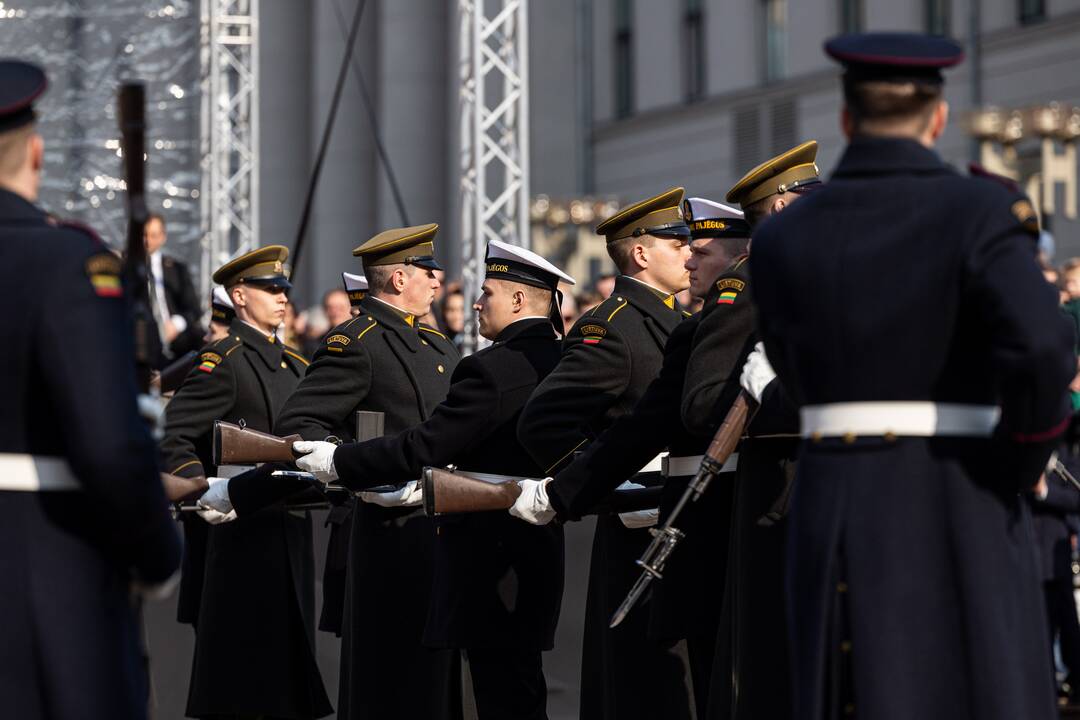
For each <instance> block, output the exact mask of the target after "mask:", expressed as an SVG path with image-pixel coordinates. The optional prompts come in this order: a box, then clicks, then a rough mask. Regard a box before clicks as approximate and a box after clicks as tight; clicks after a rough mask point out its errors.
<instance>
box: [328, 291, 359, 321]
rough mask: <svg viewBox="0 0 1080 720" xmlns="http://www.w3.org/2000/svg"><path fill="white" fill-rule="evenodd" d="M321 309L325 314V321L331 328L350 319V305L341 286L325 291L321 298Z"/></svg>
mask: <svg viewBox="0 0 1080 720" xmlns="http://www.w3.org/2000/svg"><path fill="white" fill-rule="evenodd" d="M322 309H323V313H324V314H325V315H326V322H327V323H328V324H329V325H330V327H331V328H335V327H337V326H338V325H340V324H341V323H343V322H345V321H346V320H351V319H352V305H351V304H350V303H349V294H348V293H347V292H345V291H344V290H343V289H341V288H333V289H332V290H327V291H326V294H325V295H323V298H322Z"/></svg>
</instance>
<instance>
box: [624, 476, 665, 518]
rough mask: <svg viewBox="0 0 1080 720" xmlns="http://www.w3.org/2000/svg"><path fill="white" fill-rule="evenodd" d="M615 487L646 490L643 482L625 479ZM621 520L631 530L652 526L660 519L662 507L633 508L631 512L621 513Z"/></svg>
mask: <svg viewBox="0 0 1080 720" xmlns="http://www.w3.org/2000/svg"><path fill="white" fill-rule="evenodd" d="M615 489H616V490H644V489H645V486H644V485H642V484H641V483H636V482H631V481H629V480H625V481H623V482H622V483H621V484H620V485H619V486H618V487H617V488H615ZM619 520H620V521H621V522H622V524H623V525H624V526H626V527H628V528H630V529H631V530H636V529H637V528H645V527H652V526H653V525H655V524H656V523H657V522H659V520H660V508H652V509H651V510H631V511H629V512H624V513H619Z"/></svg>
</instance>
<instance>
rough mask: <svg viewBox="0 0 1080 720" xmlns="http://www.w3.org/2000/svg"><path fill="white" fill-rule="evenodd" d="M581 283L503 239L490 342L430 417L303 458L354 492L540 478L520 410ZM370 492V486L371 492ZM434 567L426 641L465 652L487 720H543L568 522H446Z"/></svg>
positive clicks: (485, 330)
mask: <svg viewBox="0 0 1080 720" xmlns="http://www.w3.org/2000/svg"><path fill="white" fill-rule="evenodd" d="M560 282H564V283H570V284H573V282H574V280H573V278H571V277H570V276H568V275H566V274H565V273H563V272H562V271H561V270H559V269H558V268H557V267H555V266H554V265H552V264H551V263H549V262H548V261H546V260H544V259H543V258H542V257H540V256H539V255H537V254H536V253H534V252H531V251H529V250H525V249H523V248H519V247H516V246H514V245H510V244H507V243H502V242H499V241H497V240H493V241H491V243H490V244H489V246H488V252H487V263H486V273H485V279H484V284H483V288H482V290H483V294H482V295H481V296H480V297H479V298H478V299H477V300H476V303H475V306H474V307H475V309H476V310H477V312H478V315H479V323H480V333H481V334H482V335H483V336H484V337H485V338H487V339H489V340H492V341H493V343H492V345H491V346H489V347H487V348H485V349H483V350H481V351H479V352H477V353H475V354H473V355H470V356H468V357H466V358H464V359H463V360H462V361H461V363H460V364H458V366H457V369H456V370H455V371H454V376H453V379H452V384H451V386H450V393H449V395H447V397H446V400H445V401H443V402H442V403H441V404H440V405H439V406H438V407H437V408H435V410H434V411H433V412H432V413H431V416H430V417H429V418H428V419H427V420H425V421H424V422H422V423H420V424H419V425H416V426H414V427H412V428H409V429H407V430H405V431H403V432H399V433H396V434H394V435H390V436H386V437H382V438H376V439H374V440H368V441H366V442H362V443H355V444H348V445H342V446H340V447H335V446H334V445H332V444H329V443H325V442H323V443H318V442H315V443H297V444H296V445H297V447H296V449H297V450H298V451H301V452H309V453H310V454H308V455H306V456H305V457H302V458H300V459H299V460H298V461H297V465H298V466H299V467H301V468H302V469H305V470H311V471H314V472H316V473H317V474H318V475H319V476H320V479H323V480H325V481H329V480H337V481H338V482H339V484H342V485H345V486H346V487H348V488H350V489H351V490H364V489H365V488H369V487H371V486H372V485H377V484H381V483H406V484H405V486H404V488H403V490H402V491H401V495H402V497H404V498H406V500H405V502H406V503H408V504H414V503H415V504H419V503H420V495H421V493H420V491H419V489H418V488H417V482H416V478H418V477H420V474H421V473H422V471H423V469H424V467H425V466H433V467H442V466H446V465H448V464H451V463H453V464H454V465H456V466H457V467H459V468H461V470H462V471H466V472H469V471H472V472H480V473H488V474H500V475H510V476H519V477H520V476H526V477H528V476H535V475H537V474H538V473H539V472H540V468H539V467H538V464H537V463H536V462H535V461H534V460H533V459H532V458H531V457H529V455H528V453H526V452H524V450H523V448H522V447H521V444H520V443H519V441H518V440H517V424H518V417H519V415H520V414H521V409H522V408H523V407H524V406H525V402H526V401H527V400H528V399H529V395H530V394H531V393H532V391H533V389H534V388H535V387H536V384H537V383H538V382H540V381H541V380H542V379H543V377H544V376H545V375H547V374H548V373H549V372H551V370H552V368H554V367H555V365H556V364H557V363H558V362H559V340H558V338H557V336H556V335H555V324H556V323H561V320H562V316H561V313H560V310H559V303H558V302H557V300H556V295H555V293H556V290H557V289H558V286H559V283H560ZM364 494H366V493H361V495H362V496H363V495H364ZM434 567H435V574H434V583H433V588H432V597H431V603H430V608H429V610H428V613H427V628H426V629H425V631H424V640H425V643H426V644H428V645H430V646H432V647H438V648H453V649H461V650H464V651H465V655H466V657H467V659H468V662H469V673H470V675H471V676H472V684H473V692H474V695H475V698H476V709H477V713H478V716H479V717H480V718H481V720H488V719H491V720H496V719H498V720H542V719H543V718H546V717H547V711H546V708H547V684H546V682H545V680H544V674H543V668H542V664H541V655H540V653H541V651H543V650H550V649H551V648H552V646H553V644H554V640H555V625H556V622H557V620H558V617H559V606H560V605H561V602H562V590H563V530H562V526H558V525H550V526H547V527H532V526H530V525H526V524H525V523H522V522H519V521H517V520H515V519H514V518H512V517H510V516H509V515H507V514H505V513H502V512H487V513H475V514H464V515H458V516H447V517H445V518H439V519H438V521H437V531H436V534H435V566H434Z"/></svg>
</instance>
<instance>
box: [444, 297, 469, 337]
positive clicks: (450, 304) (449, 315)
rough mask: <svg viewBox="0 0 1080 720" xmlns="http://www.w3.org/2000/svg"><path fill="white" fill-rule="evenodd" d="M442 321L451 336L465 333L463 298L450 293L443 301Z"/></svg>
mask: <svg viewBox="0 0 1080 720" xmlns="http://www.w3.org/2000/svg"><path fill="white" fill-rule="evenodd" d="M443 320H444V321H446V328H447V329H448V330H449V331H450V332H451V333H453V334H455V335H456V334H457V333H460V332H464V331H465V296H464V295H462V294H461V293H451V294H449V295H447V296H446V298H445V299H444V300H443Z"/></svg>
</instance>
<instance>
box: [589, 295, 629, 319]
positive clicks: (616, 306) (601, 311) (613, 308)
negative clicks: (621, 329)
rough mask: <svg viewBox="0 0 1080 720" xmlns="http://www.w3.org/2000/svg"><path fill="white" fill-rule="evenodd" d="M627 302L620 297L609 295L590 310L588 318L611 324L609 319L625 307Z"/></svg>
mask: <svg viewBox="0 0 1080 720" xmlns="http://www.w3.org/2000/svg"><path fill="white" fill-rule="evenodd" d="M627 302H628V301H627V299H626V298H624V297H622V296H621V295H611V296H610V297H608V298H607V299H606V300H604V302H602V303H600V304H599V305H597V306H596V307H594V308H593V309H592V310H590V311H589V313H588V317H590V318H598V319H600V320H603V321H604V322H611V319H612V318H613V317H615V316H616V315H617V314H618V313H619V311H620V310H622V309H623V308H624V307H626V305H627Z"/></svg>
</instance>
